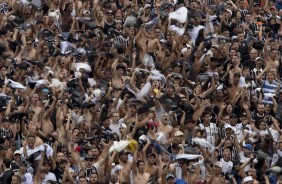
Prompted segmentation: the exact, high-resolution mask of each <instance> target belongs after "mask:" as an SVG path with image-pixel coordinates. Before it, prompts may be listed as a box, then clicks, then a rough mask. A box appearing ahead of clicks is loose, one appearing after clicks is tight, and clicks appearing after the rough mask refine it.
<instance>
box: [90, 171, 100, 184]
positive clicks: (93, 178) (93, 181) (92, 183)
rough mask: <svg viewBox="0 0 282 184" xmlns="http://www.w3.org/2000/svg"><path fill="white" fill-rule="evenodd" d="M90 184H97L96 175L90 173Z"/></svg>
mask: <svg viewBox="0 0 282 184" xmlns="http://www.w3.org/2000/svg"><path fill="white" fill-rule="evenodd" d="M89 180H90V184H97V183H98V175H97V173H92V174H90V176H89Z"/></svg>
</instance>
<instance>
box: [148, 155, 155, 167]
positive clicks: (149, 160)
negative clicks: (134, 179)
mask: <svg viewBox="0 0 282 184" xmlns="http://www.w3.org/2000/svg"><path fill="white" fill-rule="evenodd" d="M147 159H148V163H149V164H150V165H154V164H155V159H156V155H155V154H153V153H152V154H149V155H148V157H147Z"/></svg>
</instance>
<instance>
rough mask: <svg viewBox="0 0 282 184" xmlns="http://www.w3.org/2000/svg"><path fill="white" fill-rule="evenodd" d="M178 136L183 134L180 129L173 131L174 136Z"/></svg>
mask: <svg viewBox="0 0 282 184" xmlns="http://www.w3.org/2000/svg"><path fill="white" fill-rule="evenodd" d="M178 136H183V132H181V131H179V130H178V131H176V132H175V133H174V137H178Z"/></svg>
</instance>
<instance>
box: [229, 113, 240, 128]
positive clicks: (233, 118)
mask: <svg viewBox="0 0 282 184" xmlns="http://www.w3.org/2000/svg"><path fill="white" fill-rule="evenodd" d="M229 122H230V125H236V123H237V122H238V117H237V115H236V114H234V113H232V114H230V115H229Z"/></svg>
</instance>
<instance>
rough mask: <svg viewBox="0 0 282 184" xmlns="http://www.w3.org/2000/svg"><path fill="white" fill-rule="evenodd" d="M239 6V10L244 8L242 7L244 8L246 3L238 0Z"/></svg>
mask: <svg viewBox="0 0 282 184" xmlns="http://www.w3.org/2000/svg"><path fill="white" fill-rule="evenodd" d="M239 8H240V9H241V10H244V9H245V8H246V3H245V1H244V0H240V1H239Z"/></svg>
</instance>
